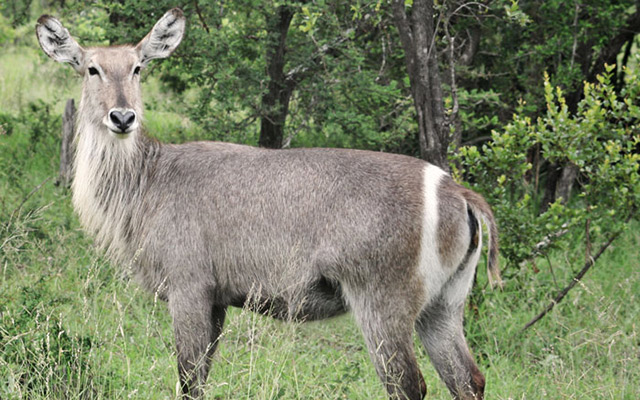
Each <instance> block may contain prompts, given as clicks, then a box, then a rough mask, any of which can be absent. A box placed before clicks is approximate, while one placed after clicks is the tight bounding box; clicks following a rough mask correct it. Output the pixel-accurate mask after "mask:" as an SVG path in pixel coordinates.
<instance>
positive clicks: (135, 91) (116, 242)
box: [36, 9, 500, 399]
mask: <svg viewBox="0 0 640 400" xmlns="http://www.w3.org/2000/svg"><path fill="white" fill-rule="evenodd" d="M184 28H185V18H184V16H183V13H182V11H180V10H179V9H173V10H170V11H169V12H167V13H166V14H165V15H164V16H163V17H162V18H160V20H159V21H158V22H157V23H156V25H155V26H154V27H153V29H152V30H151V32H150V33H149V34H148V35H147V36H146V37H145V38H144V39H142V41H141V42H140V43H138V44H137V45H136V46H116V47H106V48H103V47H99V48H82V47H81V46H79V45H78V43H77V42H76V41H75V40H74V39H73V38H72V37H71V36H70V34H69V31H68V30H67V29H66V28H64V27H63V26H62V24H61V23H60V22H59V21H58V20H56V19H55V18H53V17H50V16H47V15H44V16H42V17H41V18H40V19H39V20H38V24H37V26H36V31H37V36H38V40H39V42H40V45H41V47H42V49H43V50H44V52H45V53H46V54H47V55H49V56H50V57H51V58H53V59H54V60H56V61H59V62H63V63H68V64H71V66H72V67H73V68H74V69H75V70H76V71H77V72H78V73H79V74H80V75H82V76H83V79H84V80H83V85H82V99H81V101H80V106H79V109H78V121H77V133H76V146H75V147H76V154H75V161H74V171H75V178H74V180H73V184H72V191H73V204H74V207H75V209H76V211H77V213H78V215H79V217H80V221H81V222H82V224H83V226H84V227H85V229H86V230H87V231H88V232H89V233H91V234H92V235H93V236H95V238H96V242H97V243H98V244H99V245H100V246H102V247H103V248H104V249H105V250H106V252H107V254H108V255H109V256H110V257H111V258H112V259H113V260H114V261H115V262H117V263H124V264H126V265H131V271H132V274H133V276H134V277H135V278H136V279H137V281H138V282H139V283H140V284H141V285H142V286H144V287H145V288H147V289H148V290H150V291H152V292H154V293H157V294H158V296H159V297H160V298H162V299H164V300H166V301H167V302H168V306H169V311H170V314H171V316H172V318H173V326H174V332H175V341H176V349H177V350H176V351H177V357H178V371H179V376H180V383H181V387H182V391H183V393H184V394H185V395H186V396H193V397H198V396H200V395H201V393H202V388H201V386H202V384H204V382H205V380H206V377H207V374H208V371H209V365H210V359H211V357H212V355H213V352H214V351H215V348H216V344H217V340H218V337H219V335H220V333H221V330H222V327H223V323H224V319H225V313H226V309H227V307H229V306H237V307H247V308H249V309H252V310H254V311H257V312H261V313H265V314H268V315H271V316H273V317H275V318H279V319H284V320H301V321H310V320H317V319H322V318H328V317H332V316H335V315H338V314H341V313H344V312H346V311H347V310H350V311H351V312H353V314H354V316H355V319H356V321H357V323H358V324H359V326H360V328H361V329H362V333H363V335H364V338H365V341H366V344H367V347H368V350H369V354H370V356H371V359H372V361H373V363H374V365H375V369H376V371H377V373H378V375H379V376H380V379H381V380H382V381H383V383H384V384H385V385H386V389H387V391H388V392H389V395H390V396H391V397H392V398H402V399H404V398H406V399H422V398H423V397H424V395H425V393H426V387H425V383H424V379H423V377H422V375H421V373H420V371H419V368H418V364H417V362H416V358H415V355H414V351H413V341H412V334H413V329H414V326H415V329H416V330H417V332H418V334H419V336H420V339H421V341H422V343H423V345H424V346H425V348H426V350H427V352H428V354H429V357H430V358H431V361H432V362H433V365H434V366H435V368H436V370H437V371H438V373H439V374H440V377H441V378H442V379H443V380H444V382H445V383H446V385H447V387H448V388H449V390H450V391H451V393H452V395H453V396H454V397H455V398H458V399H479V398H482V397H483V392H484V385H485V380H484V377H483V375H482V374H481V372H480V371H479V370H478V367H477V366H476V364H475V363H474V361H473V358H472V356H471V353H470V352H469V349H468V346H467V344H466V341H465V338H464V336H463V329H462V315H463V309H464V302H465V299H466V296H467V294H468V293H469V290H470V287H471V284H472V281H473V277H474V274H475V270H476V266H477V262H478V259H479V257H480V252H481V247H482V244H481V242H482V240H481V239H482V232H481V229H482V228H481V224H480V221H484V223H485V224H486V226H487V227H488V232H489V234H488V237H489V246H488V247H489V250H488V253H489V256H488V260H489V262H488V269H489V274H490V277H492V278H493V280H494V281H496V282H497V281H499V279H500V277H499V272H498V268H497V256H498V249H497V230H496V225H495V222H494V218H493V215H492V213H491V210H490V208H489V206H488V205H487V203H486V202H485V201H484V199H483V198H482V197H481V196H480V195H478V194H476V193H474V192H472V191H470V190H468V189H465V188H464V187H462V186H460V185H458V184H456V183H455V182H454V181H453V180H452V179H451V178H450V177H449V176H448V175H447V174H446V173H444V172H443V171H442V170H441V169H439V168H437V167H435V166H433V165H430V164H428V163H426V162H424V161H421V160H418V159H415V158H411V157H406V156H401V155H393V154H385V153H378V152H369V151H357V150H341V149H291V150H267V149H260V148H254V147H249V146H241V145H236V144H227V143H217V142H195V143H186V144H182V145H164V144H160V143H158V142H156V141H154V140H152V139H149V138H148V137H147V136H145V135H144V133H143V130H142V128H141V121H142V99H141V93H140V70H141V69H142V68H144V67H146V66H147V64H148V63H149V61H150V60H152V59H154V58H164V57H167V56H169V55H170V54H171V53H172V52H173V50H174V49H175V48H176V47H177V46H178V44H179V43H180V41H181V39H182V36H183V33H184Z"/></svg>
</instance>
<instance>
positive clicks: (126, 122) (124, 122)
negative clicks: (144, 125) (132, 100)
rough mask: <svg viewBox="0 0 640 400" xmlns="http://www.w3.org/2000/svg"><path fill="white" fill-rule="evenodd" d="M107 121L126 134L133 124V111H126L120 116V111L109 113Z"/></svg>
mask: <svg viewBox="0 0 640 400" xmlns="http://www.w3.org/2000/svg"><path fill="white" fill-rule="evenodd" d="M109 119H111V122H113V124H114V125H115V126H116V128H118V129H120V131H122V132H126V131H127V129H129V128H130V127H131V125H133V123H134V122H135V120H136V114H135V113H134V112H133V111H127V112H125V113H124V114H122V113H121V112H120V111H116V110H113V111H111V112H110V113H109Z"/></svg>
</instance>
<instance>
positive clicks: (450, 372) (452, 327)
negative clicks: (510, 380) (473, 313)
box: [416, 302, 485, 400]
mask: <svg viewBox="0 0 640 400" xmlns="http://www.w3.org/2000/svg"><path fill="white" fill-rule="evenodd" d="M462 313H463V307H457V308H456V309H451V308H449V306H447V305H445V304H442V302H438V303H436V304H433V305H431V306H430V307H429V308H428V309H427V310H425V311H424V312H423V313H422V314H421V315H420V318H419V319H418V321H417V323H416V330H417V331H418V335H419V336H420V340H421V342H422V344H423V345H424V347H425V349H426V350H427V353H428V354H429V358H430V359H431V362H432V363H433V365H434V367H435V369H436V370H437V371H438V374H439V375H440V377H441V378H442V380H443V381H444V382H445V384H446V385H447V387H448V388H449V391H450V392H451V394H452V395H453V397H454V398H455V399H465V400H467V399H469V400H471V399H482V398H483V395H484V385H485V380H484V376H483V375H482V373H481V372H480V370H479V369H478V367H477V365H476V363H475V362H474V361H473V356H472V355H471V352H470V351H469V347H468V346H467V342H466V340H465V338H464V335H463V329H462Z"/></svg>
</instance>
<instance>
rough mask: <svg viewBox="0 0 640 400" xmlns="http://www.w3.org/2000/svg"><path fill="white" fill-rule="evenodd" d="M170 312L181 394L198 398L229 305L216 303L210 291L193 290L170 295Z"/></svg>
mask: <svg viewBox="0 0 640 400" xmlns="http://www.w3.org/2000/svg"><path fill="white" fill-rule="evenodd" d="M169 311H170V313H171V316H172V317H173V330H174V335H175V341H176V351H177V356H178V373H179V376H180V386H181V389H182V394H183V396H184V397H185V398H193V399H197V398H199V397H200V396H201V395H202V386H203V385H204V383H205V382H206V379H207V375H208V374H209V366H210V364H211V357H212V356H213V353H214V352H215V350H216V347H217V345H218V338H219V336H220V333H221V332H222V327H223V325H224V318H225V315H226V306H220V305H217V304H214V302H213V296H212V292H211V290H198V289H192V290H188V291H183V292H179V293H172V294H170V295H169Z"/></svg>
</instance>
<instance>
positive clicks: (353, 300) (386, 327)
mask: <svg viewBox="0 0 640 400" xmlns="http://www.w3.org/2000/svg"><path fill="white" fill-rule="evenodd" d="M387 295H388V294H387ZM376 298H377V299H380V301H378V302H376V301H375V299H376ZM389 298H392V299H393V300H389ZM348 300H349V304H350V306H351V309H352V311H353V314H354V316H355V318H356V321H357V322H358V324H359V326H360V328H361V329H362V333H363V335H364V339H365V342H366V344H367V349H368V350H369V355H370V357H371V360H372V361H373V364H374V366H375V369H376V372H377V373H378V376H379V377H380V380H382V382H383V383H384V385H385V387H386V389H387V392H388V393H389V396H390V397H391V398H392V399H408V400H421V399H422V398H424V395H425V394H426V385H425V383H424V379H423V377H422V374H421V373H420V370H419V368H418V363H417V361H416V357H415V354H414V351H413V340H412V334H413V324H414V321H415V314H413V313H412V312H410V311H409V310H407V309H406V308H404V307H402V305H401V304H398V302H397V300H398V299H397V298H396V297H394V296H390V297H386V296H375V295H372V294H371V293H367V294H363V295H362V296H353V295H350V296H348ZM382 303H386V304H382Z"/></svg>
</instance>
